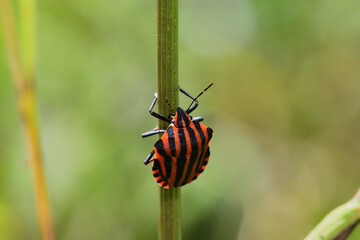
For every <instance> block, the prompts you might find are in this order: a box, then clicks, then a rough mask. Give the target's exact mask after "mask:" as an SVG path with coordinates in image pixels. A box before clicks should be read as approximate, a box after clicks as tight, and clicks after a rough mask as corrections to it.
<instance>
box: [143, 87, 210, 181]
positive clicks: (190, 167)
mask: <svg viewBox="0 0 360 240" xmlns="http://www.w3.org/2000/svg"><path fill="white" fill-rule="evenodd" d="M212 85H213V83H211V84H210V85H209V86H208V87H206V88H205V89H204V91H202V92H201V93H200V94H199V95H198V96H197V97H195V98H194V97H192V96H191V95H190V94H189V93H187V92H186V91H185V90H184V89H182V88H180V87H179V90H180V92H182V93H183V94H185V95H186V96H188V97H189V98H191V99H192V100H193V101H192V102H191V104H190V106H189V107H188V109H187V110H186V111H184V110H183V109H182V108H177V109H176V114H175V113H174V110H173V113H172V114H170V115H169V116H168V117H165V116H163V115H161V114H159V113H156V112H154V111H153V108H154V106H155V104H156V101H157V100H158V98H157V95H156V93H155V94H154V97H155V98H154V100H153V102H152V104H151V106H150V109H149V112H150V114H151V115H152V116H154V117H156V118H158V119H160V120H163V121H165V122H168V123H169V126H168V128H167V129H166V130H164V129H153V130H151V131H149V132H146V133H143V134H142V135H141V136H142V137H143V138H145V137H149V136H152V135H155V134H160V133H163V135H162V137H161V138H160V139H159V140H158V141H157V142H156V143H155V145H154V150H153V151H152V152H151V153H150V154H149V155H148V156H147V158H146V159H145V161H144V164H145V165H147V164H149V163H150V162H153V166H152V173H153V176H154V178H155V180H156V182H157V183H158V184H159V185H160V186H161V187H163V188H169V187H181V186H183V185H185V184H187V183H190V182H192V181H194V180H195V179H197V178H198V177H199V175H200V174H201V173H202V172H203V171H204V169H205V167H206V165H207V163H208V161H209V157H210V148H209V144H210V140H211V137H212V135H213V130H212V129H211V128H209V127H207V126H205V125H204V124H201V123H200V121H202V120H204V119H203V118H202V117H195V118H193V117H191V116H190V115H189V114H190V113H191V112H192V111H194V110H195V109H196V108H197V106H198V104H199V102H198V100H197V99H198V98H199V97H200V96H201V95H202V94H203V93H204V92H205V91H206V90H208V89H209V88H210V87H211V86H212ZM166 101H167V99H166ZM167 103H168V104H169V102H168V101H167ZM169 105H170V104H169ZM170 107H171V105H170ZM171 109H172V107H171ZM154 154H155V157H154V158H152V157H153V156H154Z"/></svg>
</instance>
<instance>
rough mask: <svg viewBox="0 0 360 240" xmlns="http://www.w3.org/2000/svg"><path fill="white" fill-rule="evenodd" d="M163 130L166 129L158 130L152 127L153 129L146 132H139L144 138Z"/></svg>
mask: <svg viewBox="0 0 360 240" xmlns="http://www.w3.org/2000/svg"><path fill="white" fill-rule="evenodd" d="M164 132H166V130H164V129H160V130H156V129H153V130H150V131H148V132H145V133H143V134H141V137H142V138H146V137H150V136H152V135H155V134H159V133H164Z"/></svg>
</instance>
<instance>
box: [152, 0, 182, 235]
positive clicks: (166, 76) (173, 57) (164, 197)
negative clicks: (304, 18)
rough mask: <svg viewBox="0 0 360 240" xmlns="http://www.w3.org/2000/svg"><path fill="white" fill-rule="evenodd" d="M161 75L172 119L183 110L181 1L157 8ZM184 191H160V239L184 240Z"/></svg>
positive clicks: (162, 106) (163, 1)
mask: <svg viewBox="0 0 360 240" xmlns="http://www.w3.org/2000/svg"><path fill="white" fill-rule="evenodd" d="M157 12H158V17H157V29H158V30H157V31H158V35H157V44H158V50H157V52H158V57H157V64H158V65H157V70H158V71H157V74H158V96H159V102H158V107H159V113H160V114H162V115H164V116H168V115H169V113H170V112H171V109H170V107H169V106H168V104H167V103H166V102H165V99H166V98H167V99H168V100H169V102H170V103H171V105H172V106H173V108H174V109H176V108H177V107H178V106H179V91H178V86H179V85H178V1H177V0H158V5H157ZM167 125H168V124H167V123H166V122H164V121H159V128H160V129H166V128H167ZM181 236H182V235H181V190H180V188H170V189H164V188H160V217H159V239H160V240H180V239H181Z"/></svg>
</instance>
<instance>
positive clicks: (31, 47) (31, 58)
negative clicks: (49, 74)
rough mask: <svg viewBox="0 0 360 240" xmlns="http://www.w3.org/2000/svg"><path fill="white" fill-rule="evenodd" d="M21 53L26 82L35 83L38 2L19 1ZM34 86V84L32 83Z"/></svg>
mask: <svg viewBox="0 0 360 240" xmlns="http://www.w3.org/2000/svg"><path fill="white" fill-rule="evenodd" d="M19 3H20V4H19V7H20V9H19V10H20V14H19V22H20V24H19V27H20V39H19V40H20V47H21V49H20V51H21V58H22V64H23V69H24V74H25V76H26V80H27V81H30V82H33V81H35V71H36V49H37V46H36V1H35V0H20V1H19ZM31 84H33V83H31Z"/></svg>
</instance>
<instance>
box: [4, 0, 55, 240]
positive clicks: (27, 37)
mask: <svg viewBox="0 0 360 240" xmlns="http://www.w3.org/2000/svg"><path fill="white" fill-rule="evenodd" d="M20 9H21V11H20V12H21V13H20V26H21V40H20V42H21V43H22V48H21V49H20V48H19V40H18V38H17V33H16V28H15V21H14V16H13V9H12V6H11V4H10V2H9V1H8V0H0V11H1V12H0V13H1V14H0V15H1V20H2V25H3V32H4V38H5V45H6V49H7V54H8V58H9V63H10V68H11V73H12V77H13V82H14V85H15V90H16V93H17V98H18V99H17V100H18V106H19V112H20V116H21V120H22V125H23V129H24V137H25V142H26V145H27V148H28V158H29V162H30V165H31V169H32V175H33V185H34V191H35V200H36V205H37V206H36V208H37V215H38V221H39V225H40V231H41V236H42V239H44V240H53V239H54V234H53V227H52V221H51V214H50V207H49V202H48V197H47V191H46V183H45V176H44V170H43V164H42V155H41V143H40V137H39V125H38V119H37V112H38V111H37V101H36V95H35V87H34V85H35V84H34V83H35V61H36V56H35V52H36V50H35V49H36V48H35V35H36V34H35V9H36V7H35V1H34V0H22V1H20ZM20 50H21V51H20ZM20 52H21V53H20Z"/></svg>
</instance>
